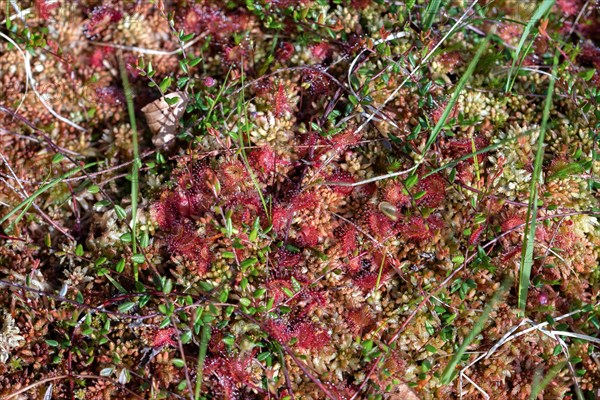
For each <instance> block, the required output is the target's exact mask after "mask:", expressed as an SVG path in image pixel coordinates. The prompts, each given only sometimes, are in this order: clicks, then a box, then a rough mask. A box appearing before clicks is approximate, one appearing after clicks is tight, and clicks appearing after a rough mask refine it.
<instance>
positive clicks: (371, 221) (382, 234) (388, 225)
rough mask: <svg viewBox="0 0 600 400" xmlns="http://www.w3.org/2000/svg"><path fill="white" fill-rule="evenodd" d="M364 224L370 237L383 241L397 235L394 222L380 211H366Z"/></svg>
mask: <svg viewBox="0 0 600 400" xmlns="http://www.w3.org/2000/svg"><path fill="white" fill-rule="evenodd" d="M366 222H367V225H368V227H369V232H370V233H371V235H373V236H375V237H377V238H381V239H385V238H388V237H391V236H393V235H395V234H396V233H397V229H396V228H395V226H394V222H393V221H392V220H391V219H389V218H388V217H387V216H386V215H385V214H383V213H381V212H380V211H376V210H369V211H367V213H366Z"/></svg>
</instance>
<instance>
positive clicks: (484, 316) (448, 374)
mask: <svg viewBox="0 0 600 400" xmlns="http://www.w3.org/2000/svg"><path fill="white" fill-rule="evenodd" d="M512 282H513V279H512V278H510V277H507V278H505V279H504V281H503V282H502V285H501V286H500V288H499V289H498V291H496V293H494V295H493V296H492V299H491V300H490V302H489V303H488V305H486V306H485V309H484V310H483V313H481V316H480V317H479V319H478V320H477V322H476V323H475V325H474V326H473V329H472V330H471V332H469V334H468V335H467V336H466V337H465V340H464V341H463V342H462V344H461V345H460V347H459V348H458V350H457V351H456V353H454V356H452V359H451V360H450V362H449V363H448V365H446V368H444V372H443V373H442V378H441V382H442V383H443V384H445V385H446V384H448V383H450V382H451V381H452V379H453V378H454V376H455V371H456V365H457V364H458V363H459V362H460V360H461V359H462V357H463V355H464V354H465V352H466V351H467V347H469V345H470V344H471V342H473V340H475V338H476V337H477V335H479V334H480V333H481V331H482V330H483V327H484V325H485V322H486V321H487V320H488V318H489V317H490V313H491V312H492V310H493V309H494V306H495V305H496V304H497V303H498V302H499V301H500V298H501V297H502V296H503V295H504V294H505V293H506V292H507V291H508V288H509V287H510V286H511V285H512Z"/></svg>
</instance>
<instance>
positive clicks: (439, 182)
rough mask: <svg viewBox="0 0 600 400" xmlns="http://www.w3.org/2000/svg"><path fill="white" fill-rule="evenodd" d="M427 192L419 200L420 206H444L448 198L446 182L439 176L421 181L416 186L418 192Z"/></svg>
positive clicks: (432, 176) (430, 176) (431, 176)
mask: <svg viewBox="0 0 600 400" xmlns="http://www.w3.org/2000/svg"><path fill="white" fill-rule="evenodd" d="M421 191H425V195H424V196H423V197H421V198H420V199H418V200H417V204H418V205H423V206H425V207H431V208H435V207H437V206H439V205H440V204H442V202H443V201H444V197H445V196H446V181H445V180H444V178H443V177H442V176H440V175H438V174H434V175H429V176H428V177H427V178H425V179H421V180H420V181H419V183H418V184H417V186H416V192H417V193H418V192H421Z"/></svg>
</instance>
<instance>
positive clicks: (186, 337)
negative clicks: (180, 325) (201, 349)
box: [181, 331, 192, 344]
mask: <svg viewBox="0 0 600 400" xmlns="http://www.w3.org/2000/svg"><path fill="white" fill-rule="evenodd" d="M191 341H192V331H185V332H183V334H182V335H181V343H182V344H188V343H189V342H191Z"/></svg>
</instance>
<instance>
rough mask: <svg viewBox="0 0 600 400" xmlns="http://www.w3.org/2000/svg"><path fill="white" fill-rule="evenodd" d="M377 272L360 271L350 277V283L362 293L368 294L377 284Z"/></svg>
mask: <svg viewBox="0 0 600 400" xmlns="http://www.w3.org/2000/svg"><path fill="white" fill-rule="evenodd" d="M378 276H379V272H378V271H360V272H359V273H357V274H356V275H354V276H353V277H352V282H353V283H354V285H355V286H356V287H358V288H360V289H361V290H362V291H363V292H368V291H370V290H373V288H375V285H376V284H377V277H378Z"/></svg>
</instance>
